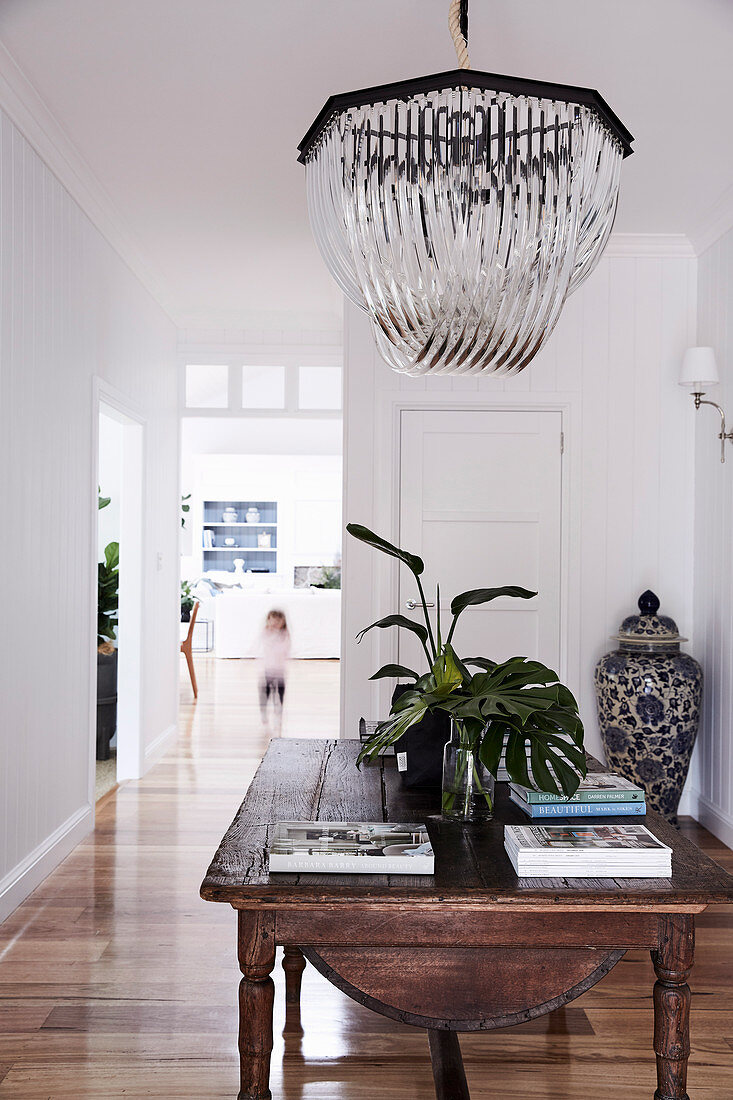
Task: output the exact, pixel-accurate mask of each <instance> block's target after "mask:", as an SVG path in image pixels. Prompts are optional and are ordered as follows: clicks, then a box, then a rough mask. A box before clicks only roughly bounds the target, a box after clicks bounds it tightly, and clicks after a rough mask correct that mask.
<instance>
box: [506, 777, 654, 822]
mask: <svg viewBox="0 0 733 1100" xmlns="http://www.w3.org/2000/svg"><path fill="white" fill-rule="evenodd" d="M511 789H512V791H513V792H514V793H515V794H516V795H518V796H519V798H521V799H522V800H523V801H524V802H529V803H530V804H535V803H541V802H546V803H548V804H550V803H564V804H567V803H568V802H644V801H645V795H644V791H643V790H642V788H641V787H637V785H636V784H635V783H632V782H631V780H629V779H624V777H623V776H622V775H612V774H611V772H589V773H588V775H586V776H585V777H584V778H583V779H581V781H580V786H579V787H578V789H577V791H576V792H575V794H574V795H572V796H571V797H570V798H565V796H564V795H561V794H548V793H547V792H546V791H535V790H533V789H532V788H531V787H523V786H522V785H521V784H520V783H512V784H511ZM618 812H619V813H621V812H622V811H620V810H619V811H618Z"/></svg>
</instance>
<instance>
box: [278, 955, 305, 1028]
mask: <svg viewBox="0 0 733 1100" xmlns="http://www.w3.org/2000/svg"><path fill="white" fill-rule="evenodd" d="M283 970H284V971H285V1031H287V1032H290V1033H291V1034H298V1035H302V1034H303V1025H302V1024H301V1021H300V985H301V982H302V979H303V971H304V970H305V959H304V958H303V952H302V951H301V950H300V948H299V947H293V946H289V947H286V948H285V949H284V954H283Z"/></svg>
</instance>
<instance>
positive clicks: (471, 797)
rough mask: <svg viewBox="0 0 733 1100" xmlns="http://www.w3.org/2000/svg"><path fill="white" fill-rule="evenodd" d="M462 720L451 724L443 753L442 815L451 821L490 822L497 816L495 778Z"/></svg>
mask: <svg viewBox="0 0 733 1100" xmlns="http://www.w3.org/2000/svg"><path fill="white" fill-rule="evenodd" d="M477 749H478V744H476V743H475V742H472V741H471V739H470V738H469V736H468V734H467V732H466V729H465V727H464V726H463V725H462V723H460V722H452V723H451V738H450V741H448V743H447V744H446V746H445V750H444V752H443V803H442V805H443V817H447V818H450V819H451V820H452V821H466V822H473V823H477V822H481V821H490V820H491V818H492V817H493V816H494V777H493V775H492V774H491V772H490V771H489V770H488V768H486V767H485V766H484V765H483V764H482V763H481V761H480V760H479V756H478V751H476V750H477Z"/></svg>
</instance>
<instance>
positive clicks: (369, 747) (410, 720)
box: [356, 693, 427, 767]
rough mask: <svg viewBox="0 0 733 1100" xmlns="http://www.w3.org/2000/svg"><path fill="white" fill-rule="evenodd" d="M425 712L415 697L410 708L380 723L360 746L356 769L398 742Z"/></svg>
mask: <svg viewBox="0 0 733 1100" xmlns="http://www.w3.org/2000/svg"><path fill="white" fill-rule="evenodd" d="M413 694H414V693H413ZM426 710H427V706H426V704H425V702H424V700H422V699H420V698H419V697H417V698H416V700H415V701H414V703H413V704H412V706H410V707H408V708H406V709H405V710H404V712H401V713H400V714H398V715H396V716H394V717H392V718H389V719H387V721H386V722H380V723H379V725H378V726H377V728H376V730H375V731H374V733H373V734H372V736H371V737H370V738H369V740H368V741H366V742H365V743H364V745H363V746H362V748H361V751H360V752H359V755H358V757H357V758H356V763H357V767H358V766H359V765H360V764H361V763H362V762H363V761H364V760H366V759H369V760H374V758H375V757H376V756H378V755H379V753H380V752H381V750H382V749H386V748H388V747H389V746H390V745H393V744H394V742H395V741H398V740H399V739H400V737H402V736H403V734H405V733H406V732H407V730H408V729H409V728H410V726H414V725H415V724H416V723H417V722H419V721H420V720H421V719H422V717H423V715H424V714H425V711H426Z"/></svg>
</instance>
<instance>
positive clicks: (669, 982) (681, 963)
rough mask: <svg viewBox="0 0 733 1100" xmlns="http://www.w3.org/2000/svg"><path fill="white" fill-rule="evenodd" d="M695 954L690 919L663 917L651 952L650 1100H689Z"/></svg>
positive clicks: (692, 920)
mask: <svg viewBox="0 0 733 1100" xmlns="http://www.w3.org/2000/svg"><path fill="white" fill-rule="evenodd" d="M694 952H695V920H694V917H686V916H674V917H664V918H663V919H661V920H660V922H659V948H658V949H657V950H656V951H652V962H653V963H654V971H655V973H656V975H657V982H656V984H655V986H654V1051H655V1053H656V1055H657V1091H656V1092H655V1093H654V1100H689V1097H688V1095H687V1059H688V1058H689V1056H690V987H689V985H688V984H687V978H688V976H689V973H690V970H691V969H692V963H693V959H694Z"/></svg>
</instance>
